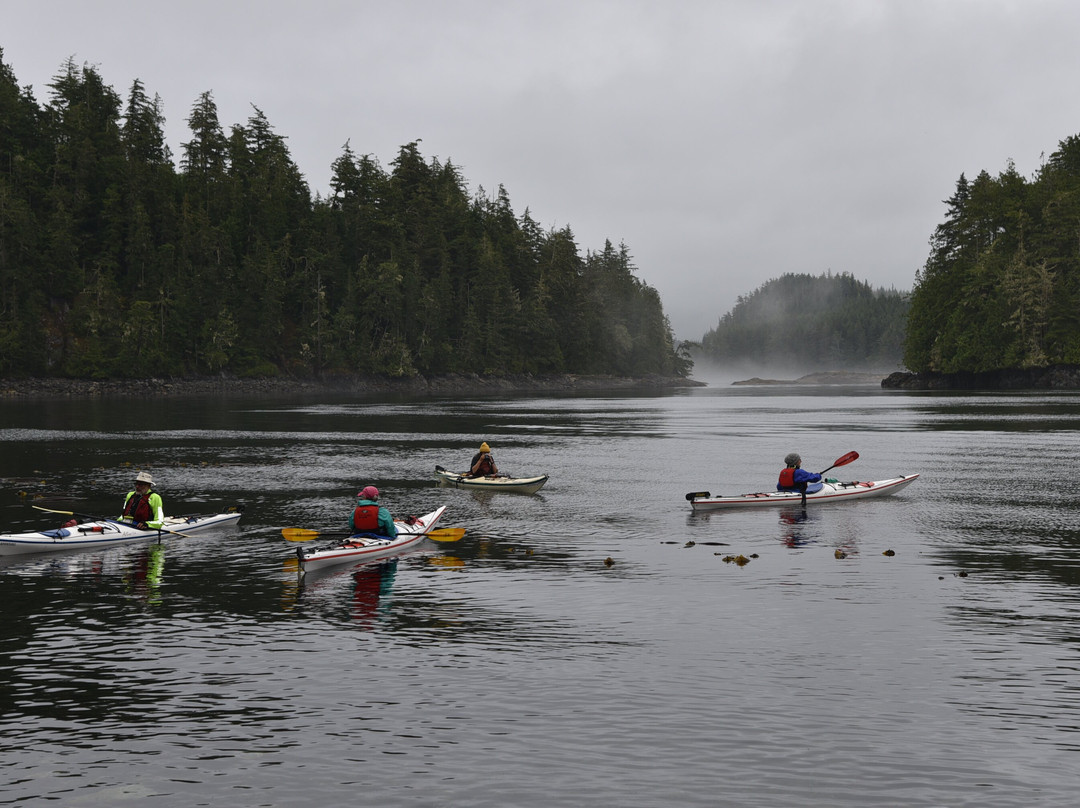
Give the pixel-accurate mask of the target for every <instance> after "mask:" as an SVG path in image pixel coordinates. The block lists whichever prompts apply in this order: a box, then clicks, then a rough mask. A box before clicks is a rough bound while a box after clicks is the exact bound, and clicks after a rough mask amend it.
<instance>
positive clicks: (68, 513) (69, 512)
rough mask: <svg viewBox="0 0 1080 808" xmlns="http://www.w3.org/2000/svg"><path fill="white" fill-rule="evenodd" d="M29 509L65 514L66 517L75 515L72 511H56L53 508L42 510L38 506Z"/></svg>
mask: <svg viewBox="0 0 1080 808" xmlns="http://www.w3.org/2000/svg"><path fill="white" fill-rule="evenodd" d="M30 507H31V508H37V509H38V510H39V511H45V512H46V513H62V514H66V515H67V516H74V515H75V514H74V513H73V512H72V511H57V510H54V509H53V508H42V507H41V506H40V505H31V506H30Z"/></svg>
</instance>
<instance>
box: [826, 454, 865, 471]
mask: <svg viewBox="0 0 1080 808" xmlns="http://www.w3.org/2000/svg"><path fill="white" fill-rule="evenodd" d="M858 459H859V453H858V452H848V453H847V454H846V455H844V456H843V457H841V458H840V459H839V460H837V461H836V462H835V463H833V464H832V467H833V468H836V467H837V466H846V465H847V464H848V463H854V462H855V461H856V460H858Z"/></svg>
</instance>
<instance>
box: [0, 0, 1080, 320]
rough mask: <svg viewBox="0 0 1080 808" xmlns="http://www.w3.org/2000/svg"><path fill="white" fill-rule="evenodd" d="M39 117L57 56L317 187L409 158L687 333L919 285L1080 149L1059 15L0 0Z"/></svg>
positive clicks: (10, 60) (585, 3)
mask: <svg viewBox="0 0 1080 808" xmlns="http://www.w3.org/2000/svg"><path fill="white" fill-rule="evenodd" d="M0 20H2V21H0V47H2V48H3V50H4V61H5V62H6V63H7V64H8V65H10V66H11V68H12V69H13V71H14V72H15V76H16V77H17V79H18V81H19V83H20V84H22V85H28V84H29V85H32V86H33V88H34V94H35V96H36V97H37V100H38V102H39V103H42V104H44V103H45V102H47V101H48V100H49V90H48V88H47V87H46V84H47V83H48V82H49V81H50V79H51V78H52V77H53V76H54V75H56V74H57V73H58V72H59V70H60V68H61V66H62V64H63V63H64V62H65V60H66V59H67V58H68V57H74V59H75V61H76V63H77V64H83V63H90V64H93V65H95V66H96V67H97V69H98V71H99V72H100V73H101V75H102V78H103V79H104V80H105V81H106V82H107V83H108V84H110V85H111V86H112V87H113V88H114V89H115V90H116V91H117V92H118V93H119V94H120V96H121V97H126V95H127V92H128V90H129V89H130V87H131V83H132V81H133V80H134V79H136V78H138V79H141V80H142V81H143V83H144V84H145V86H146V89H147V92H148V93H150V94H151V95H154V94H157V95H159V96H160V97H161V99H162V101H163V103H164V111H165V116H166V118H167V134H168V138H169V145H170V147H171V148H172V150H173V153H174V157H175V158H179V155H180V143H181V142H182V141H184V140H186V139H187V138H188V134H189V133H188V130H187V124H186V119H187V117H188V114H189V112H190V110H191V107H192V105H193V103H194V101H195V99H196V98H197V97H198V95H199V94H200V93H202V92H204V91H207V90H209V91H211V92H212V93H213V97H214V100H215V101H216V103H217V106H218V114H219V118H220V121H221V124H222V126H224V127H225V129H226V130H228V129H229V127H231V126H232V125H233V124H237V123H241V124H242V123H246V121H247V120H248V118H249V117H250V115H251V113H252V109H251V105H252V104H254V105H255V106H257V107H259V109H261V110H262V111H263V112H264V113H265V114H266V117H267V119H268V120H269V121H270V123H271V125H272V126H273V127H274V129H275V131H276V132H277V133H278V134H280V135H283V136H285V137H286V138H287V143H288V144H289V148H290V151H291V153H292V156H293V159H294V160H295V162H296V163H297V165H298V166H299V167H300V169H301V171H303V172H304V174H305V176H306V178H307V180H308V182H309V183H310V185H311V188H312V191H313V192H320V193H323V194H325V193H326V191H327V189H328V185H329V178H330V164H331V162H332V161H333V160H334V159H335V158H336V157H338V156H339V155H340V154H341V151H342V147H343V146H344V144H345V142H346V141H351V146H352V148H353V150H354V151H355V152H356V153H358V154H370V155H372V156H373V157H374V158H376V159H378V160H379V162H380V163H382V165H383V166H384V168H389V163H390V162H391V161H392V160H393V159H394V157H395V156H396V154H397V151H398V148H399V147H400V146H402V145H404V144H406V143H409V142H411V141H413V140H416V139H422V141H423V142H422V143H421V144H420V149H421V152H422V154H423V155H424V156H425V157H426V158H428V159H430V158H432V157H437V158H438V159H439V160H441V161H444V162H445V161H448V160H449V161H451V162H453V163H454V164H456V165H458V166H459V167H460V168H461V170H462V173H463V175H464V177H465V179H466V181H467V182H468V184H469V187H470V190H472V191H475V190H476V189H477V188H478V187H480V186H483V187H484V189H485V190H487V191H488V192H489V193H492V194H493V193H494V192H495V191H496V189H497V188H498V186H499V185H500V184H502V185H503V186H505V188H506V190H507V193H508V194H509V195H510V201H511V204H512V205H513V207H514V210H515V212H517V213H518V214H519V215H520V214H521V213H522V212H523V211H524V210H525V209H526V208H529V210H530V212H531V214H532V216H533V218H534V219H536V220H537V221H538V222H540V224H541V225H543V226H545V227H558V228H561V227H564V226H566V225H570V227H571V228H572V229H573V231H574V233H575V235H576V236H577V240H578V245H579V247H580V248H581V250H582V254H584V252H585V250H587V249H588V250H599V249H601V248H602V247H603V245H604V240H605V239H610V240H611V241H612V243H614V244H616V245H617V244H618V243H619V242H620V241H624V242H626V244H627V245H628V247H629V248H630V252H631V254H632V255H633V257H634V262H635V264H636V265H637V268H638V270H637V271H638V276H639V277H640V278H641V279H642V280H643V281H645V282H646V283H649V284H650V285H652V286H654V287H656V289H657V290H658V291H659V293H660V295H661V297H662V299H663V302H664V309H665V311H666V312H667V314H668V316H669V317H670V319H671V323H672V326H673V328H674V330H675V333H676V336H677V337H679V338H682V339H700V338H701V337H702V335H703V334H704V333H705V331H707V330H708V329H710V328H712V327H714V326H715V325H716V322H717V320H718V319H719V317H720V316H721V315H722V314H724V313H725V312H727V311H728V310H730V309H731V307H732V306H733V305H734V304H735V301H736V298H737V296H738V295H741V294H747V293H749V292H751V291H753V290H754V289H756V288H757V287H759V286H760V285H761V284H763V283H764V282H766V281H767V280H769V279H771V278H775V277H778V276H779V275H781V274H783V273H785V272H808V273H811V274H815V275H817V274H820V273H822V272H825V271H827V270H831V271H832V272H834V273H839V272H849V273H851V274H852V275H854V276H855V277H856V278H859V279H862V280H866V281H869V282H870V283H871V284H873V285H874V286H883V287H895V288H896V289H905V290H906V289H910V288H911V286H912V284H913V282H914V278H915V273H916V271H917V270H918V269H919V267H921V266H922V264H923V262H924V261H925V259H926V256H927V254H928V249H929V248H928V239H929V237H930V235H931V234H932V232H933V229H934V227H935V226H936V225H937V224H938V223H940V221H941V220H942V217H943V215H944V210H945V208H944V205H943V204H942V200H943V199H946V198H947V197H949V196H950V195H951V194H952V192H953V190H954V187H955V183H956V180H957V179H958V178H959V176H960V174H961V172H964V173H966V174H967V175H968V177H969V178H973V177H974V176H975V175H976V174H977V173H978V172H979V171H981V170H983V169H986V170H987V171H989V172H990V173H991V174H992V175H996V174H998V173H1000V172H1001V171H1003V170H1004V169H1005V166H1006V162H1007V160H1009V159H1012V160H1014V161H1015V163H1016V167H1017V169H1018V171H1019V172H1020V173H1021V174H1022V175H1024V176H1027V177H1030V176H1032V175H1033V174H1034V173H1035V172H1036V171H1037V170H1038V168H1039V166H1040V165H1041V161H1042V159H1043V158H1044V156H1049V155H1050V153H1051V152H1053V151H1054V150H1055V149H1056V147H1057V145H1058V142H1059V141H1061V140H1063V139H1064V138H1066V137H1068V136H1070V135H1073V134H1078V133H1080V115H1078V105H1080V101H1078V98H1080V97H1078V95H1077V92H1076V86H1075V85H1076V79H1077V77H1078V75H1080V69H1078V68H1080V47H1077V43H1078V42H1080V3H1077V2H1074V0H998V1H995V0H926V1H924V0H747V1H746V2H743V0H715V1H714V2H706V1H705V0H657V2H641V1H640V0H612V1H611V2H605V1H601V0H569V1H568V2H562V0H548V1H546V2H540V1H539V0H533V1H532V2H515V0H465V1H463V2H453V0H442V1H441V2H436V1H435V0H393V2H390V1H389V0H386V1H381V2H362V1H361V0H351V1H349V2H345V0H305V1H304V2H285V0H216V1H215V2H205V1H204V0H173V2H169V3H163V2H154V1H152V0H126V1H125V2H120V1H119V0H93V2H88V1H87V0H71V1H70V2H65V1H64V0H28V1H26V2H24V0H0Z"/></svg>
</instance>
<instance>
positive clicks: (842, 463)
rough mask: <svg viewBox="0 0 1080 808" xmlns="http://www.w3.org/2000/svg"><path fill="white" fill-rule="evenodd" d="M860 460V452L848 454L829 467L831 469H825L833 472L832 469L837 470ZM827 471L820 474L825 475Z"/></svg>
mask: <svg viewBox="0 0 1080 808" xmlns="http://www.w3.org/2000/svg"><path fill="white" fill-rule="evenodd" d="M858 459H859V453H858V452H848V453H847V454H846V455H844V456H843V457H840V458H837V461H836V462H835V463H833V464H832V465H831V466H829V468H827V469H825V471H832V469H834V468H836V467H837V466H846V465H847V464H848V463H854V462H855V461H856V460H858ZM825 471H822V472H819V473H820V474H824V473H825Z"/></svg>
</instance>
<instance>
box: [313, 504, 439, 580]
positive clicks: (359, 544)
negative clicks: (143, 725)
mask: <svg viewBox="0 0 1080 808" xmlns="http://www.w3.org/2000/svg"><path fill="white" fill-rule="evenodd" d="M444 511H446V506H445V505H442V506H440V507H439V508H436V509H435V510H433V511H432V512H431V513H428V514H424V515H423V516H419V517H416V518H415V519H414V520H412V521H408V520H403V519H395V520H394V525H395V526H396V527H397V531H398V534H397V538H395V539H390V538H387V537H386V536H375V535H373V534H370V533H358V534H355V535H352V536H349V537H347V538H344V539H340V540H338V541H335V542H333V543H332V544H330V545H323V546H322V547H297V548H296V557H297V559H299V561H300V572H309V571H310V570H315V569H320V568H322V567H329V566H332V565H334V564H344V563H345V562H348V561H353V562H356V561H376V560H378V559H380V558H389V557H390V556H393V555H397V554H398V553H402V552H404V551H405V550H408V549H409V548H411V547H415V546H416V545H418V544H420V542H422V541H423V540H424V537H425V536H426V535H427V534H428V533H430V532H431V530H432V528H434V527H435V523H436V522H438V521H439V519H441V518H442V515H443V512H444Z"/></svg>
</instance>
